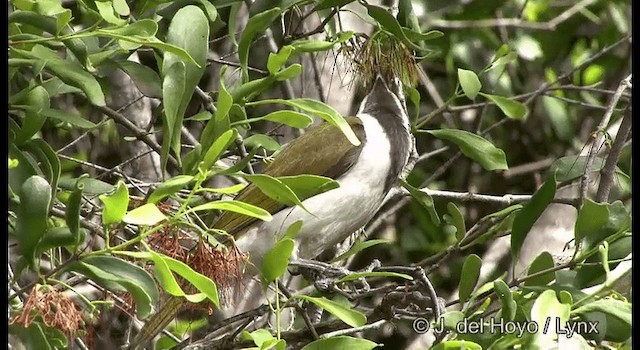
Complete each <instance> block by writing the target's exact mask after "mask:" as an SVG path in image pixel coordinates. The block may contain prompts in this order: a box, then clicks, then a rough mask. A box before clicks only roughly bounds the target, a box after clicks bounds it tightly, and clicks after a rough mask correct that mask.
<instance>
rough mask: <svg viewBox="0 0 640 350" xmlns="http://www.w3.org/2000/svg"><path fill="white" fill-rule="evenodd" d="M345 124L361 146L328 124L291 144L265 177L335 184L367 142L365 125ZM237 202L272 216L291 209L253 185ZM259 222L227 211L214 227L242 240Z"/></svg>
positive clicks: (353, 120)
mask: <svg viewBox="0 0 640 350" xmlns="http://www.w3.org/2000/svg"><path fill="white" fill-rule="evenodd" d="M345 120H346V121H347V122H348V123H349V126H351V129H352V130H353V132H354V133H355V134H356V136H357V137H358V139H359V140H360V142H361V143H360V145H359V146H354V145H353V144H352V143H351V142H349V140H347V138H346V136H344V134H343V133H342V131H340V130H339V129H338V128H337V127H335V126H333V125H331V124H329V123H326V122H324V123H322V124H319V125H316V126H314V127H312V128H310V129H309V130H307V132H306V133H305V134H304V135H303V137H300V138H297V139H295V140H293V141H291V142H290V143H289V144H287V145H286V146H285V147H284V148H283V149H282V151H281V152H280V153H279V154H277V156H276V157H275V159H274V160H273V161H272V162H271V164H269V166H268V167H267V168H266V170H265V171H264V174H266V175H269V176H273V177H279V176H293V175H302V174H307V175H320V176H326V177H330V178H332V179H334V180H335V179H337V178H339V177H340V176H341V175H342V174H344V173H345V172H347V171H348V170H349V169H350V168H351V167H352V166H353V164H354V163H355V162H356V160H357V159H358V156H359V155H360V151H361V150H362V147H363V145H364V143H365V142H366V137H365V134H364V127H363V125H362V121H361V120H360V119H359V118H356V117H346V118H345ZM319 147H322V148H325V147H331V149H332V151H331V152H326V151H325V152H318V148H319ZM235 199H236V200H238V201H241V202H245V203H249V204H253V205H255V206H258V207H260V208H262V209H264V210H266V211H268V212H269V213H271V214H275V213H277V212H279V211H280V210H282V209H285V208H286V207H287V205H285V204H282V203H279V202H277V201H275V200H273V199H271V198H269V197H268V196H267V195H265V194H264V193H263V192H262V191H260V189H259V188H258V187H257V186H256V185H253V184H249V185H248V186H247V187H245V188H244V189H243V190H242V191H241V192H240V193H238V195H237V196H236V198H235ZM256 221H257V219H256V218H253V217H249V216H246V215H242V214H238V213H234V212H230V211H224V212H222V213H221V215H220V217H219V218H218V220H217V221H216V222H215V223H214V224H213V228H216V229H220V230H225V231H226V232H227V233H229V234H230V235H233V236H234V238H235V239H238V238H239V237H240V236H241V235H242V233H243V230H244V229H246V228H248V227H250V226H251V225H252V224H253V223H255V222H256Z"/></svg>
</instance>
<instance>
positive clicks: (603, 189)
mask: <svg viewBox="0 0 640 350" xmlns="http://www.w3.org/2000/svg"><path fill="white" fill-rule="evenodd" d="M630 132H631V108H627V110H626V113H625V114H624V117H623V118H622V123H620V128H618V133H617V135H616V139H615V141H614V142H613V145H611V151H610V152H609V155H608V156H607V160H606V161H605V163H604V166H603V167H602V170H601V171H600V184H599V186H598V192H597V193H596V202H606V201H607V200H608V198H609V192H610V191H611V185H612V184H613V175H614V174H615V171H616V164H617V163H618V159H619V158H620V153H621V152H622V149H623V148H624V144H625V140H626V139H627V136H628V135H629V133H630Z"/></svg>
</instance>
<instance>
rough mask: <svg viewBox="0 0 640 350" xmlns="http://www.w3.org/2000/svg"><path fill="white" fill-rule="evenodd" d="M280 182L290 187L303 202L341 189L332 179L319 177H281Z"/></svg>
mask: <svg viewBox="0 0 640 350" xmlns="http://www.w3.org/2000/svg"><path fill="white" fill-rule="evenodd" d="M278 180H280V181H281V182H282V183H283V184H284V185H285V186H287V187H289V188H290V189H291V191H293V193H295V194H296V196H297V197H298V198H299V199H300V200H301V201H303V200H305V199H307V198H311V197H313V196H315V195H318V194H320V193H324V192H327V191H330V190H333V189H336V188H338V187H340V184H339V183H338V182H337V181H335V180H333V179H332V178H329V177H325V176H319V175H292V176H280V177H278Z"/></svg>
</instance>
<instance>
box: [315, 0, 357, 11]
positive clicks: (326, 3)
mask: <svg viewBox="0 0 640 350" xmlns="http://www.w3.org/2000/svg"><path fill="white" fill-rule="evenodd" d="M354 1H355V0H321V1H320V2H319V3H318V5H316V7H314V11H320V10H326V9H329V8H332V7H338V8H340V7H342V6H344V5H346V4H350V3H352V2H354Z"/></svg>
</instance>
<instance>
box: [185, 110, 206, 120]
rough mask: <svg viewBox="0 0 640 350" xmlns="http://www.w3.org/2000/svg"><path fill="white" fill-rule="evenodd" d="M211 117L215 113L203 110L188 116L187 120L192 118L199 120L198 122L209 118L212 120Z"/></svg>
mask: <svg viewBox="0 0 640 350" xmlns="http://www.w3.org/2000/svg"><path fill="white" fill-rule="evenodd" d="M211 117H213V114H211V112H209V111H202V112H198V113H196V114H194V115H192V116H191V117H189V118H186V119H185V120H192V121H197V122H206V121H207V120H210V119H211Z"/></svg>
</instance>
